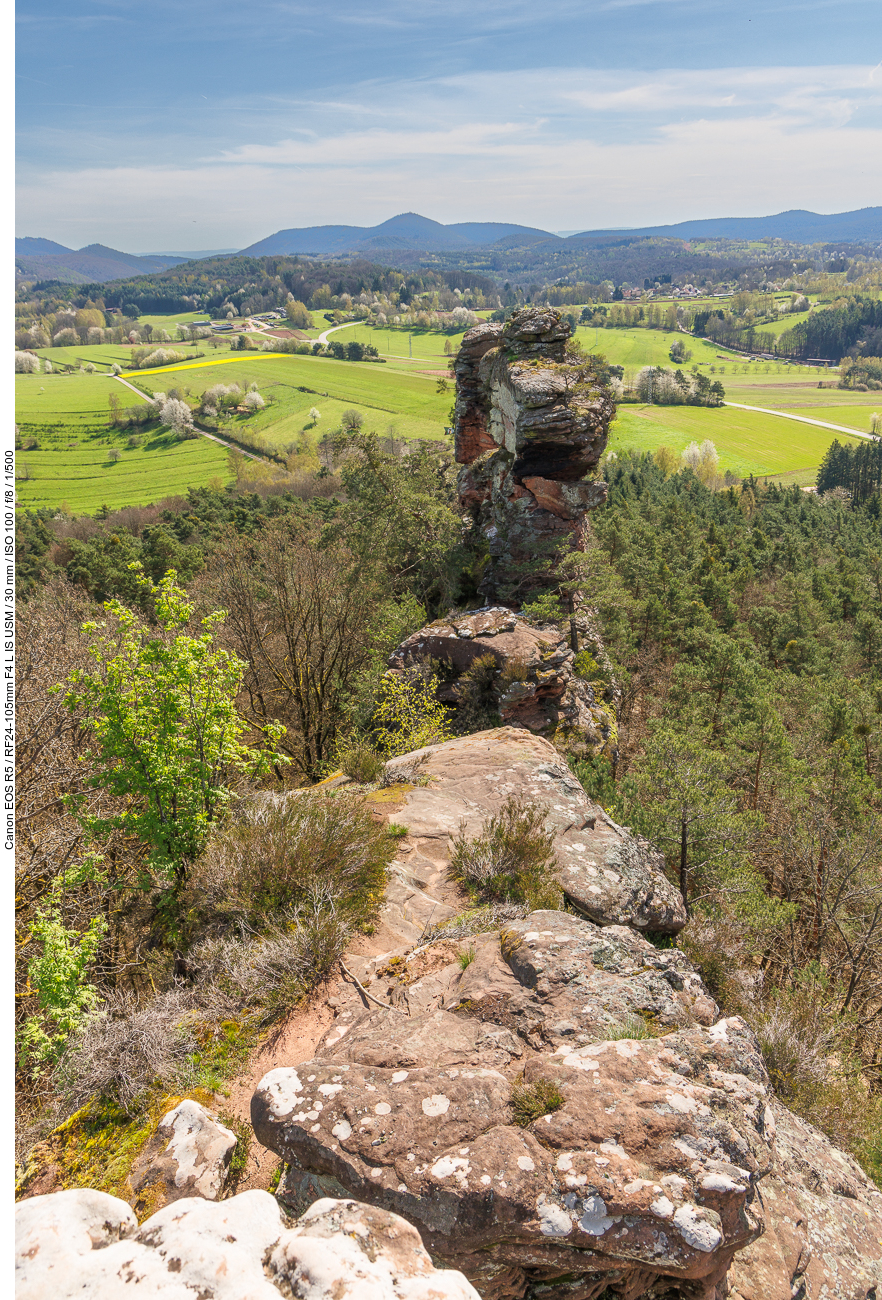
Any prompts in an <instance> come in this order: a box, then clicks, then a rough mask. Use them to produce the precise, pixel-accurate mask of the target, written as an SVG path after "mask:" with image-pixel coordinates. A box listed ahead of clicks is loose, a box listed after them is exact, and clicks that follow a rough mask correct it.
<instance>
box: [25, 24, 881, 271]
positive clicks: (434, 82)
mask: <svg viewBox="0 0 882 1300" xmlns="http://www.w3.org/2000/svg"><path fill="white" fill-rule="evenodd" d="M17 59H18V65H17V94H18V157H19V163H18V182H19V197H18V211H17V220H16V230H17V233H18V234H21V235H25V234H27V235H43V236H45V237H48V238H50V239H56V240H58V241H59V242H60V243H63V244H67V245H70V246H73V247H79V246H81V245H82V244H85V243H89V242H93V241H97V242H102V243H106V244H110V245H112V246H114V247H117V248H123V249H127V250H130V251H136V252H147V251H153V250H160V249H179V248H181V249H195V248H199V249H204V248H221V247H230V248H232V247H244V246H245V245H247V244H249V243H251V242H253V241H254V240H256V239H259V238H261V237H263V236H265V235H267V234H270V233H272V232H273V231H274V230H277V229H280V228H283V227H288V226H301V225H318V224H323V223H338V222H343V223H347V224H353V225H369V224H373V223H375V222H378V221H382V220H385V219H386V218H387V217H390V216H393V215H394V214H395V213H397V212H402V211H408V210H412V211H417V212H421V213H423V214H424V215H425V216H429V217H433V218H435V219H436V220H438V221H444V222H450V221H466V220H470V221H480V220H495V221H517V222H522V223H523V224H525V225H533V226H540V227H542V228H544V229H549V230H569V229H588V228H592V227H600V226H636V225H645V224H650V223H652V224H655V223H660V222H668V221H678V220H684V219H686V218H690V217H703V216H729V215H744V216H747V215H758V214H762V213H766V212H777V211H781V210H782V209H785V208H797V207H800V208H810V209H812V210H814V211H818V212H837V211H846V210H849V209H852V208H857V207H864V206H869V205H874V204H879V203H882V161H880V160H882V23H880V22H879V4H878V0H835V2H834V0H813V2H808V0H778V2H777V3H776V2H775V0H770V2H769V3H762V4H760V3H755V2H754V0H744V3H739V4H733V3H731V2H730V0H725V2H724V0H718V2H715V0H702V2H701V3H697V2H695V0H680V2H678V0H649V2H646V0H602V2H601V3H584V2H583V3H571V2H570V0H544V2H541V3H540V2H539V0H530V3H526V2H525V0H508V2H507V3H505V4H504V5H503V4H499V3H494V0H489V3H488V0H485V2H484V4H483V5H482V4H479V3H476V2H475V0H468V3H467V2H466V0H434V2H433V3H429V2H428V0H413V2H412V3H409V4H405V3H403V2H401V0H373V2H370V0H366V2H365V3H361V4H356V3H352V0H337V3H334V4H332V5H322V4H306V3H300V2H296V3H292V2H289V0H262V2H261V3H258V4H251V5H249V4H245V3H242V0H236V3H232V2H231V0H210V2H209V0H189V2H188V3H186V4H182V3H181V2H180V0H174V2H170V0H154V2H153V3H151V4H150V5H140V4H135V3H133V2H132V0H80V3H79V4H77V5H76V6H71V4H70V2H69V0H67V2H66V3H63V4H62V3H60V0H41V3H40V4H39V6H38V5H37V4H35V3H33V2H32V3H30V4H27V5H20V7H19V14H18V28H17Z"/></svg>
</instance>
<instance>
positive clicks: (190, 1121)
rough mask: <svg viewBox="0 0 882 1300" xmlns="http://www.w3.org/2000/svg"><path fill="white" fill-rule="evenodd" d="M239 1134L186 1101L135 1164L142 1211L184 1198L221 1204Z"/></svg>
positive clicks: (134, 1187) (160, 1127)
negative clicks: (219, 1202)
mask: <svg viewBox="0 0 882 1300" xmlns="http://www.w3.org/2000/svg"><path fill="white" fill-rule="evenodd" d="M235 1145H236V1135H235V1133H232V1132H231V1131H230V1130H229V1129H228V1128H226V1127H225V1126H224V1125H223V1124H221V1122H220V1120H219V1119H218V1117H217V1116H216V1115H214V1114H213V1113H212V1112H211V1111H210V1110H206V1108H205V1107H204V1106H201V1105H200V1104H199V1102H198V1101H191V1100H190V1099H185V1100H184V1101H182V1102H180V1103H179V1104H178V1105H177V1106H175V1108H174V1110H170V1111H169V1112H168V1114H167V1115H164V1116H163V1117H162V1119H161V1120H160V1121H159V1125H158V1127H157V1129H156V1132H155V1134H154V1135H153V1137H152V1138H151V1139H150V1141H149V1142H148V1143H147V1145H146V1146H145V1147H144V1150H143V1151H142V1152H141V1155H140V1156H139V1157H138V1159H137V1161H136V1162H135V1164H134V1165H133V1166H132V1172H131V1174H130V1176H129V1181H130V1184H131V1187H132V1191H133V1193H134V1195H135V1197H136V1200H135V1208H136V1209H137V1210H139V1212H143V1209H144V1208H146V1207H147V1206H148V1205H149V1206H150V1208H151V1209H158V1208H160V1206H163V1205H170V1204H171V1202H172V1201H177V1200H180V1198H181V1197H184V1196H201V1197H203V1198H204V1199H205V1200H207V1201H216V1200H217V1198H218V1197H219V1196H220V1193H221V1189H222V1188H223V1185H224V1182H225V1180H226V1176H227V1169H228V1167H229V1163H230V1158H231V1156H232V1154H233V1148H234V1147H235Z"/></svg>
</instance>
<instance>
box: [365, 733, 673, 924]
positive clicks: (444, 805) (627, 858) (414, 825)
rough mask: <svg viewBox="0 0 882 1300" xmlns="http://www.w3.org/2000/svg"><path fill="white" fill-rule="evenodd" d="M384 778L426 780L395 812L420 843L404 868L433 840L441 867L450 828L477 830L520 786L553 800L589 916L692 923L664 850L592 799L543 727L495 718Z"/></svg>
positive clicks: (560, 841) (532, 798)
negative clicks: (668, 873) (534, 730)
mask: <svg viewBox="0 0 882 1300" xmlns="http://www.w3.org/2000/svg"><path fill="white" fill-rule="evenodd" d="M386 780H387V781H388V782H400V783H403V784H405V785H406V784H408V783H410V784H413V783H415V782H417V781H419V782H420V783H421V784H419V785H416V787H415V788H414V789H411V790H407V791H406V792H405V793H404V794H403V796H402V797H403V800H404V806H403V807H402V808H400V809H398V810H396V812H395V821H396V822H397V823H398V824H399V825H402V826H406V827H407V828H408V831H409V832H410V837H411V844H414V842H415V852H414V851H413V850H412V851H411V853H410V854H409V855H407V859H406V862H407V865H403V864H402V865H403V869H404V870H405V871H407V869H408V868H409V867H410V868H411V869H412V868H413V867H415V866H416V865H417V862H418V861H419V859H420V857H424V856H425V853H426V850H427V849H431V850H432V854H431V859H432V861H433V862H434V863H435V864H437V865H435V866H434V869H433V870H434V877H435V879H436V880H437V879H438V878H439V875H440V876H441V877H443V874H444V868H445V867H446V862H447V857H448V850H449V840H450V838H451V837H452V836H454V835H456V834H457V833H458V832H459V831H460V829H461V828H462V829H464V830H465V832H466V834H468V835H477V834H478V833H479V831H480V829H481V825H482V823H483V822H484V821H485V820H486V819H487V818H488V817H490V816H492V815H494V814H495V813H498V812H499V810H500V808H501V807H502V805H503V803H504V802H505V800H506V799H507V798H509V797H510V796H515V797H518V798H521V799H525V800H527V801H529V802H530V803H533V804H540V805H542V806H544V807H545V808H547V810H548V811H547V816H546V820H545V824H546V827H547V829H549V830H551V831H553V832H554V836H555V844H554V847H555V853H556V856H557V863H558V874H559V879H560V882H561V884H562V886H563V889H564V892H565V893H566V895H567V897H568V898H569V899H570V900H571V901H572V903H574V904H575V906H576V907H577V908H578V909H579V911H580V912H582V913H583V914H584V915H585V916H587V917H589V918H590V919H591V920H593V921H596V922H597V923H598V924H600V925H633V926H635V927H636V928H637V929H639V930H649V931H656V932H659V933H665V934H675V933H676V932H677V931H678V930H680V929H682V927H683V926H684V925H685V923H686V912H685V910H684V907H683V902H682V899H681V898H680V894H679V892H678V890H676V889H675V888H674V886H673V885H672V884H671V883H670V882H669V881H668V880H667V879H666V877H665V875H664V872H663V871H662V860H661V855H660V854H659V853H658V852H657V851H656V850H654V849H653V848H652V847H651V846H650V845H649V844H647V842H646V841H645V840H639V839H637V838H636V837H634V836H632V835H631V834H630V833H629V832H628V831H626V830H624V829H623V828H622V827H621V826H617V825H616V823H615V822H614V821H613V820H612V819H611V818H610V817H608V816H607V814H606V813H605V812H604V811H603V809H602V808H600V807H599V806H598V805H597V804H595V803H592V802H591V800H590V799H589V798H588V796H587V795H586V794H585V792H584V790H583V789H582V787H581V785H580V784H579V782H578V781H577V780H576V779H575V777H574V776H573V775H572V773H571V772H570V771H569V769H568V767H567V765H566V763H565V762H564V760H563V759H562V758H561V756H560V754H558V753H557V751H556V750H555V749H554V748H553V746H552V745H550V744H549V743H548V741H546V740H544V739H542V738H541V737H539V736H534V735H531V733H530V732H528V731H522V730H520V729H518V728H515V727H499V728H497V729H496V730H494V731H482V732H478V733H477V734H475V735H473V736H464V737H462V738H461V739H459V740H450V741H447V742H446V743H445V744H443V745H432V746H429V747H428V748H427V749H421V750H417V751H416V752H415V753H413V754H406V755H404V757H402V758H396V759H392V760H390V762H388V763H387V764H386ZM406 848H410V845H408V846H406ZM439 850H440V856H441V861H440V862H439V861H438V859H439V853H438V851H439ZM412 859H413V861H411V860H412ZM428 881H429V877H428V876H426V875H422V876H421V877H418V878H417V883H419V884H420V885H421V886H422V885H424V884H426V883H428ZM435 919H436V921H437V920H439V919H441V918H440V917H436V918H435Z"/></svg>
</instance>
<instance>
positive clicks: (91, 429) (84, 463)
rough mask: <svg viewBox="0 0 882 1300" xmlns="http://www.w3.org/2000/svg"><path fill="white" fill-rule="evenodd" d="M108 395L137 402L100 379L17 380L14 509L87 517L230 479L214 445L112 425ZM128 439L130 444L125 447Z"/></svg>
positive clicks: (76, 376) (143, 428)
mask: <svg viewBox="0 0 882 1300" xmlns="http://www.w3.org/2000/svg"><path fill="white" fill-rule="evenodd" d="M112 391H118V392H119V395H120V397H121V401H122V403H123V405H125V406H135V405H138V404H139V399H138V398H137V397H136V396H135V394H134V393H131V392H125V390H123V389H122V386H121V385H119V384H117V383H116V382H115V381H114V380H111V379H109V378H107V377H106V376H104V375H99V374H94V375H83V374H73V375H59V374H52V375H17V376H16V409H17V419H18V429H19V439H20V445H21V450H19V451H18V453H17V455H16V474H17V481H16V492H17V496H18V502H19V505H21V506H25V507H30V508H32V509H37V508H39V507H41V506H50V507H53V508H54V507H63V508H64V509H65V510H69V511H70V512H72V513H80V514H93V513H94V512H95V511H96V510H98V509H100V508H101V506H104V505H107V506H109V507H111V508H113V509H116V508H119V507H121V506H125V505H145V504H147V503H148V502H151V501H158V500H161V499H162V498H163V497H167V496H173V495H177V494H179V493H184V492H186V490H187V488H188V487H202V486H205V485H207V484H209V483H211V482H215V481H218V482H220V483H225V482H227V481H229V479H230V477H231V475H230V471H229V468H228V465H227V452H226V451H224V449H223V448H222V447H219V446H218V445H217V443H213V442H209V441H208V440H207V439H205V438H199V439H196V440H188V441H185V442H180V441H178V440H177V439H176V438H175V437H174V436H173V435H172V434H171V433H170V432H169V430H167V429H164V428H162V427H161V426H159V425H157V424H153V425H147V426H141V427H140V428H138V429H137V430H135V431H132V430H127V429H115V428H113V427H112V426H111V425H110V423H109V419H108V417H109V408H108V401H107V398H108V395H109V394H110V393H111V392H112ZM142 404H143V403H142ZM133 435H134V436H135V437H136V438H137V440H138V445H137V446H129V442H130V439H131V438H132V437H133ZM111 453H114V455H113V456H111ZM117 456H118V459H116V457H117Z"/></svg>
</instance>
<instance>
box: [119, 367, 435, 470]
mask: <svg viewBox="0 0 882 1300" xmlns="http://www.w3.org/2000/svg"><path fill="white" fill-rule="evenodd" d="M441 346H442V347H443V343H442V344H441ZM206 360H207V359H206ZM127 377H128V378H129V381H130V382H131V383H135V384H137V385H138V386H139V387H144V388H149V390H150V391H151V392H152V391H154V390H156V391H158V390H160V389H166V390H167V389H169V388H171V387H177V388H180V389H182V390H183V391H184V392H185V393H187V395H188V396H189V397H190V399H191V400H192V399H193V398H195V397H198V396H201V394H202V393H204V392H205V390H206V389H207V388H211V387H212V386H213V385H214V384H231V383H234V382H235V383H237V384H239V385H240V387H241V388H243V389H244V388H247V387H248V385H249V384H250V383H252V382H254V383H256V384H257V386H258V389H259V391H260V393H261V396H262V397H263V398H264V400H265V401H267V403H268V405H267V406H266V408H265V409H264V410H262V411H260V412H258V414H256V415H251V416H245V415H242V416H235V417H234V418H233V419H232V420H231V421H229V423H226V424H225V425H224V429H227V430H228V431H229V432H230V433H231V434H233V435H234V436H236V435H237V433H238V432H240V431H241V432H245V431H246V430H247V432H248V433H249V434H251V435H254V434H260V435H261V437H262V439H263V443H264V445H265V446H266V448H267V449H272V450H275V451H279V450H285V449H287V448H289V447H290V445H291V444H297V445H298V446H299V447H301V448H303V449H305V448H306V447H307V446H315V444H316V443H318V442H319V441H321V439H322V438H324V437H326V436H327V435H329V434H331V433H334V432H335V431H336V430H337V429H338V428H339V427H340V420H341V417H342V415H343V412H344V411H346V410H349V409H354V410H357V411H358V412H359V413H360V414H361V415H362V416H363V417H364V425H363V427H364V429H365V430H370V431H372V432H375V433H380V434H384V435H385V434H387V433H388V432H389V429H390V427H391V428H392V429H393V430H394V435H395V436H396V437H398V438H408V439H411V438H429V439H439V438H443V437H444V436H445V435H444V429H445V427H446V426H447V425H448V424H449V414H450V407H451V405H452V401H453V394H452V390H451V391H449V392H447V393H438V392H437V391H436V389H437V379H436V378H433V377H431V376H429V375H425V374H414V373H406V372H404V371H402V370H396V369H393V368H392V367H390V366H385V365H377V364H374V363H370V362H351V361H335V360H333V359H331V358H329V357H301V356H296V355H294V356H285V355H274V354H272V353H266V352H264V353H251V354H247V353H246V354H242V353H235V354H232V355H230V356H229V357H227V358H218V359H217V360H215V359H212V360H211V361H210V362H209V363H208V364H205V362H202V363H200V362H195V363H193V362H188V363H186V364H184V365H180V366H171V367H163V368H162V369H158V370H150V371H149V372H144V371H141V372H138V371H135V372H133V373H132V374H130V375H128V376H127ZM312 407H315V408H316V410H318V411H319V412H320V418H319V420H318V421H317V422H316V423H315V424H313V423H312V421H311V419H310V417H309V411H310V409H311V408H312ZM221 432H223V430H221Z"/></svg>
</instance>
